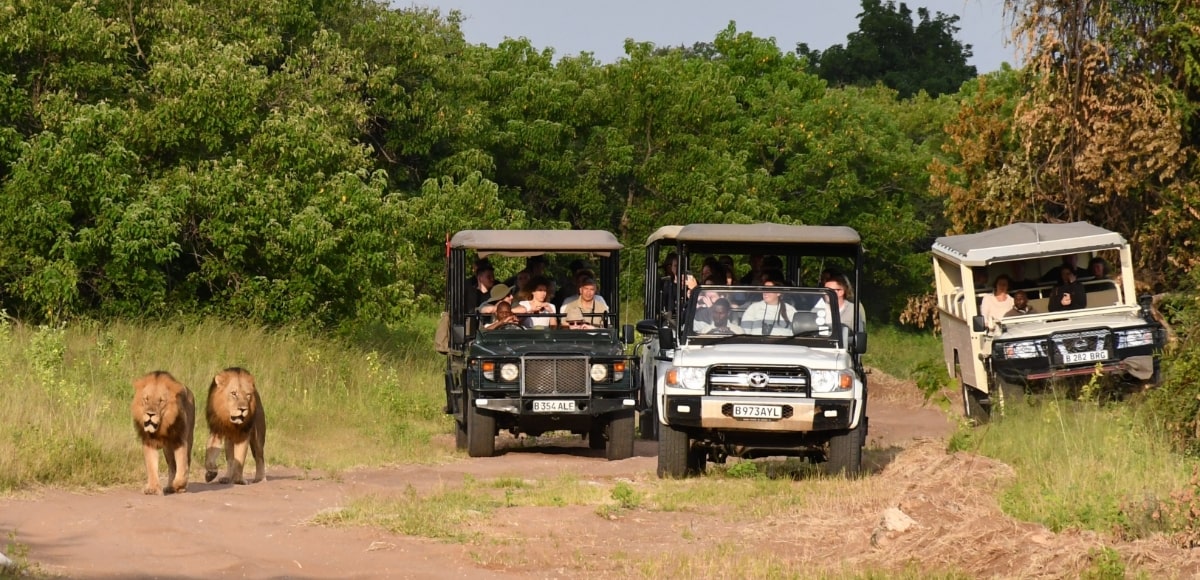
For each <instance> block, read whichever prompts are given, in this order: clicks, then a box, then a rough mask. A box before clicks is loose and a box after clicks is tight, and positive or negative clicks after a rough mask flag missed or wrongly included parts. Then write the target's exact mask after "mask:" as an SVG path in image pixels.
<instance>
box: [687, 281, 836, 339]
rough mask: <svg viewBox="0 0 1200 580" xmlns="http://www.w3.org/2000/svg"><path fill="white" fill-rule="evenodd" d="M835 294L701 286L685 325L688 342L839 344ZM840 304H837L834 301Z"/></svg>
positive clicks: (813, 290)
mask: <svg viewBox="0 0 1200 580" xmlns="http://www.w3.org/2000/svg"><path fill="white" fill-rule="evenodd" d="M831 300H834V301H836V298H835V294H834V293H833V292H832V291H831V290H827V289H824V288H787V287H780V286H697V287H696V288H695V289H694V290H693V291H692V293H691V297H690V304H689V307H688V317H687V321H686V323H685V325H684V328H685V329H686V331H687V335H688V337H689V338H693V339H697V340H698V341H704V340H709V339H724V338H726V337H732V336H737V337H741V338H743V339H756V340H761V339H773V338H776V337H803V338H825V339H836V338H837V337H838V336H840V334H841V333H836V334H835V333H834V325H835V324H836V323H837V322H838V319H837V316H838V311H837V309H836V308H834V309H831V308H830V307H829V304H830V301H831ZM835 303H836V302H835Z"/></svg>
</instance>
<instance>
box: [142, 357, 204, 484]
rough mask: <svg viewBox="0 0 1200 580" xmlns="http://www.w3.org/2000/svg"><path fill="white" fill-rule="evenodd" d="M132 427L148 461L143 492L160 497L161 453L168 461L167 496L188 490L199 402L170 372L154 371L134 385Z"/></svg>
mask: <svg viewBox="0 0 1200 580" xmlns="http://www.w3.org/2000/svg"><path fill="white" fill-rule="evenodd" d="M133 391H134V392H133V405H132V406H131V411H132V412H133V425H134V427H135V428H136V429H137V432H138V436H139V437H141V439H142V455H143V456H144V457H145V459H146V486H145V487H143V488H142V493H144V494H146V495H161V494H162V493H163V492H164V490H163V488H162V486H161V484H160V483H159V480H158V450H159V449H162V450H163V455H165V456H166V458H167V480H168V481H170V485H169V486H168V487H167V489H166V490H165V492H166V493H183V492H185V491H187V485H188V471H189V469H190V468H191V465H192V443H193V430H194V428H195V426H196V399H195V397H193V396H192V391H191V390H190V389H188V388H187V387H185V386H183V385H182V384H181V383H180V382H179V381H177V380H175V377H173V376H171V373H168V372H166V371H154V372H152V373H148V374H146V375H145V376H143V377H141V378H139V379H137V380H136V381H134V382H133Z"/></svg>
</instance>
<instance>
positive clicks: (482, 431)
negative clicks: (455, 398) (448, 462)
mask: <svg viewBox="0 0 1200 580" xmlns="http://www.w3.org/2000/svg"><path fill="white" fill-rule="evenodd" d="M495 454H496V418H495V417H493V416H491V415H488V414H486V413H481V412H480V411H479V408H478V407H476V406H475V401H468V402H467V455H468V456H471V457H491V456H493V455H495Z"/></svg>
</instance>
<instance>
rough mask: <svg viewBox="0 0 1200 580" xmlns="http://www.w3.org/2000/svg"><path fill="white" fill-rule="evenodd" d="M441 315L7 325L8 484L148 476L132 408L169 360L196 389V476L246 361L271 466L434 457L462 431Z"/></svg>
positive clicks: (3, 398)
mask: <svg viewBox="0 0 1200 580" xmlns="http://www.w3.org/2000/svg"><path fill="white" fill-rule="evenodd" d="M434 322H435V319H434V318H433V317H429V316H422V317H418V318H417V319H416V320H414V322H413V327H412V328H411V329H400V330H395V331H383V330H380V329H369V330H367V331H364V332H362V333H360V334H359V335H357V336H355V337H353V338H352V339H338V340H335V339H328V338H318V337H314V336H312V335H309V334H306V333H303V332H299V331H293V330H289V329H283V330H268V329H265V328H260V327H256V326H252V325H247V324H244V323H236V322H233V323H227V322H221V321H217V320H205V321H199V322H190V321H178V322H165V323H143V324H126V323H114V324H107V325H100V324H94V323H92V324H78V325H74V326H71V327H68V328H65V329H56V328H45V327H41V328H33V327H28V326H22V325H13V324H11V323H5V324H2V325H0V372H3V373H4V376H5V377H8V384H7V385H6V386H5V388H4V389H0V492H7V491H12V490H16V489H21V488H25V487H28V486H31V485H34V484H56V485H65V486H82V487H91V486H107V485H124V484H131V483H135V482H137V481H139V480H140V479H141V478H143V477H144V468H143V467H142V460H141V449H140V443H138V440H137V436H136V433H135V431H134V427H133V421H132V418H131V415H130V410H129V404H130V401H131V400H132V397H133V387H132V382H133V380H134V379H135V378H136V377H138V376H140V375H142V374H144V373H147V372H150V371H153V370H166V371H169V372H171V373H172V374H173V375H174V376H175V377H176V378H177V379H179V380H180V381H181V382H182V383H184V384H185V385H186V386H188V387H189V388H190V389H191V390H192V391H193V392H194V393H195V396H196V402H197V409H198V411H197V416H198V417H197V421H198V423H199V425H198V426H197V429H196V448H195V449H194V450H193V455H192V457H193V459H192V463H193V465H192V473H193V478H195V477H197V476H198V474H199V469H200V467H199V466H200V464H201V462H202V458H203V449H202V447H203V444H204V441H205V435H206V429H205V425H204V420H203V418H202V417H203V408H204V404H205V402H206V399H207V395H208V388H207V387H208V384H209V382H210V381H211V380H212V377H213V375H215V374H216V373H217V372H218V371H220V370H221V369H223V368H225V367H229V366H242V367H245V368H247V369H248V370H250V371H251V372H252V373H253V374H254V376H255V379H256V381H257V383H258V386H259V391H260V392H261V394H262V397H263V403H264V407H265V408H266V411H267V417H268V438H267V449H266V456H267V464H268V473H267V475H268V477H270V469H271V467H272V466H281V465H282V466H292V467H298V468H304V469H311V470H323V471H327V472H337V471H339V470H342V469H346V468H349V467H353V466H358V465H383V464H388V463H396V462H436V461H441V460H445V459H447V458H449V457H451V456H452V454H453V452H450V451H447V450H446V449H445V448H444V447H437V446H431V445H429V442H430V438H431V437H432V436H433V435H435V434H443V433H445V434H448V433H450V432H452V426H453V424H452V422H451V421H450V420H449V419H448V418H447V417H446V416H445V415H443V414H442V411H441V410H442V406H443V404H444V394H443V388H442V378H441V366H440V363H441V362H442V360H443V359H442V358H441V357H439V356H436V355H434V354H433V351H432V347H431V345H432V329H433V328H434Z"/></svg>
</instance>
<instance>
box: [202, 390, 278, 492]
mask: <svg viewBox="0 0 1200 580" xmlns="http://www.w3.org/2000/svg"><path fill="white" fill-rule="evenodd" d="M206 407H207V416H208V431H209V433H210V434H211V435H210V436H209V438H208V452H207V453H206V454H205V457H204V481H212V480H213V478H215V477H216V476H217V458H218V457H220V455H221V448H222V447H224V448H225V475H224V476H223V477H221V479H220V480H219V482H220V483H230V482H233V483H236V484H239V485H244V484H245V483H246V479H245V478H244V477H243V476H242V470H243V469H244V468H245V466H246V447H247V446H248V447H250V449H251V450H252V451H253V452H254V481H255V482H259V481H262V480H263V479H264V478H265V477H266V471H267V463H266V461H265V460H264V459H263V447H264V446H265V445H266V443H267V414H266V411H264V410H263V404H262V399H261V398H260V397H259V396H258V389H257V388H255V386H254V377H253V376H252V375H251V374H250V372H249V371H247V370H246V369H242V368H238V367H232V368H227V369H225V370H223V371H221V372H219V373H217V376H215V377H213V380H212V384H210V385H209V386H208V404H207V405H206Z"/></svg>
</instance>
